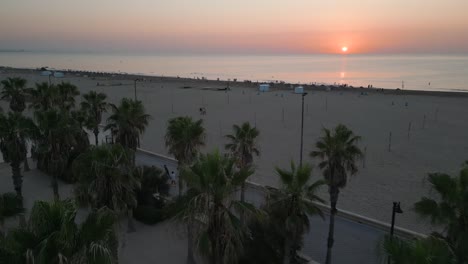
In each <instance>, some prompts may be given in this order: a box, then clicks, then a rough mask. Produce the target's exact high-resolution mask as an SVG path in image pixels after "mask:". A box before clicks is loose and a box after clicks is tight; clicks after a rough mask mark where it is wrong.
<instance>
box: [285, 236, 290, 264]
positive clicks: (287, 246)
mask: <svg viewBox="0 0 468 264" xmlns="http://www.w3.org/2000/svg"><path fill="white" fill-rule="evenodd" d="M290 261H291V246H290V243H289V242H288V239H287V238H286V239H285V240H284V255H283V264H289V263H290Z"/></svg>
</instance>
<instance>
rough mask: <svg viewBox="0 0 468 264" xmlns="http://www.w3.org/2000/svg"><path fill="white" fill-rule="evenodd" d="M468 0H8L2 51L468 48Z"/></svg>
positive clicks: (0, 8) (2, 14) (0, 27)
mask: <svg viewBox="0 0 468 264" xmlns="http://www.w3.org/2000/svg"><path fill="white" fill-rule="evenodd" d="M467 10H468V0H320V1H313V0H235V1H234V0H158V1H156V0H99V1H96V0H93V1H92V0H80V1H66V0H60V1H59V0H42V1H39V0H1V2H0V49H27V50H50V51H54V50H63V51H83V50H85V51H128V52H161V53H247V54H252V53H253V54H315V53H341V52H342V47H345V46H346V47H348V52H349V53H444V54H445V53H468V17H467V12H468V11H467Z"/></svg>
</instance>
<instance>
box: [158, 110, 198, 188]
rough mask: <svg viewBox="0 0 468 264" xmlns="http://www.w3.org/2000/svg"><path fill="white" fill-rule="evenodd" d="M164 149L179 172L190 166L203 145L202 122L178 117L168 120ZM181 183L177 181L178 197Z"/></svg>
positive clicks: (186, 117)
mask: <svg viewBox="0 0 468 264" xmlns="http://www.w3.org/2000/svg"><path fill="white" fill-rule="evenodd" d="M165 138H166V147H167V148H168V149H169V153H170V154H172V155H174V157H175V159H176V160H177V161H178V162H179V171H181V169H182V168H183V167H184V166H190V165H191V163H192V161H193V160H194V159H195V157H196V156H197V154H198V152H199V149H200V147H201V146H204V145H205V128H204V127H203V120H201V119H199V120H198V121H195V122H194V121H193V120H192V118H191V117H188V116H180V117H176V118H172V119H169V121H168V125H167V130H166V136H165ZM182 186H183V183H182V181H181V180H179V196H180V195H181V194H182Z"/></svg>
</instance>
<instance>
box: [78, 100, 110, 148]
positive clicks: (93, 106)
mask: <svg viewBox="0 0 468 264" xmlns="http://www.w3.org/2000/svg"><path fill="white" fill-rule="evenodd" d="M106 98H107V95H106V94H104V93H97V92H96V91H90V92H89V93H87V94H84V95H83V99H84V100H83V101H82V102H81V109H82V110H83V111H85V112H86V115H87V122H86V126H87V128H88V129H90V130H92V131H93V133H94V140H95V144H96V146H97V145H98V144H99V142H98V135H99V124H101V121H102V113H105V112H107V107H108V103H107V102H106Z"/></svg>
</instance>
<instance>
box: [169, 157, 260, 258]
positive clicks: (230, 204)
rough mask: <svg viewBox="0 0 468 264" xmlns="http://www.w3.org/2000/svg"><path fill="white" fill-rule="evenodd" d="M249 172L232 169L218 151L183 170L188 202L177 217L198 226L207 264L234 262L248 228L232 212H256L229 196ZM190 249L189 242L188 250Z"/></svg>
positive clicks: (256, 212) (246, 204)
mask: <svg viewBox="0 0 468 264" xmlns="http://www.w3.org/2000/svg"><path fill="white" fill-rule="evenodd" d="M252 173H253V171H252V170H251V169H242V170H236V168H235V161H234V160H233V159H231V158H227V157H224V156H222V155H220V154H219V152H214V153H211V154H206V155H201V156H200V157H199V158H198V160H197V161H195V163H194V164H193V165H192V166H191V167H189V168H187V169H186V170H184V171H183V177H184V178H185V181H186V182H187V186H188V188H189V189H188V190H187V195H188V197H189V199H187V201H186V203H185V204H184V205H185V206H184V208H183V210H182V211H181V212H180V213H179V215H178V216H179V217H180V218H181V219H182V220H184V221H186V222H190V224H189V226H194V225H193V224H195V223H196V226H198V230H197V231H198V232H195V234H196V241H197V245H198V246H199V250H200V252H201V253H202V254H203V255H206V256H208V260H209V263H212V264H215V263H216V264H220V263H236V260H237V258H238V257H239V256H240V255H241V253H242V251H243V238H244V237H245V236H246V235H247V234H248V227H247V226H245V225H243V224H242V223H241V222H240V219H239V218H238V216H237V215H236V213H235V212H240V211H245V212H248V213H250V214H252V215H257V214H258V211H257V209H255V207H254V206H253V205H252V204H250V203H246V202H241V201H238V200H235V199H233V194H234V193H235V192H237V191H238V189H239V187H240V185H241V184H242V182H243V181H245V179H246V178H247V177H248V176H250V175H251V174H252ZM189 235H190V232H189ZM191 246H192V245H191V243H190V239H189V251H190V249H191ZM188 256H189V257H190V254H189V255H188Z"/></svg>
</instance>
